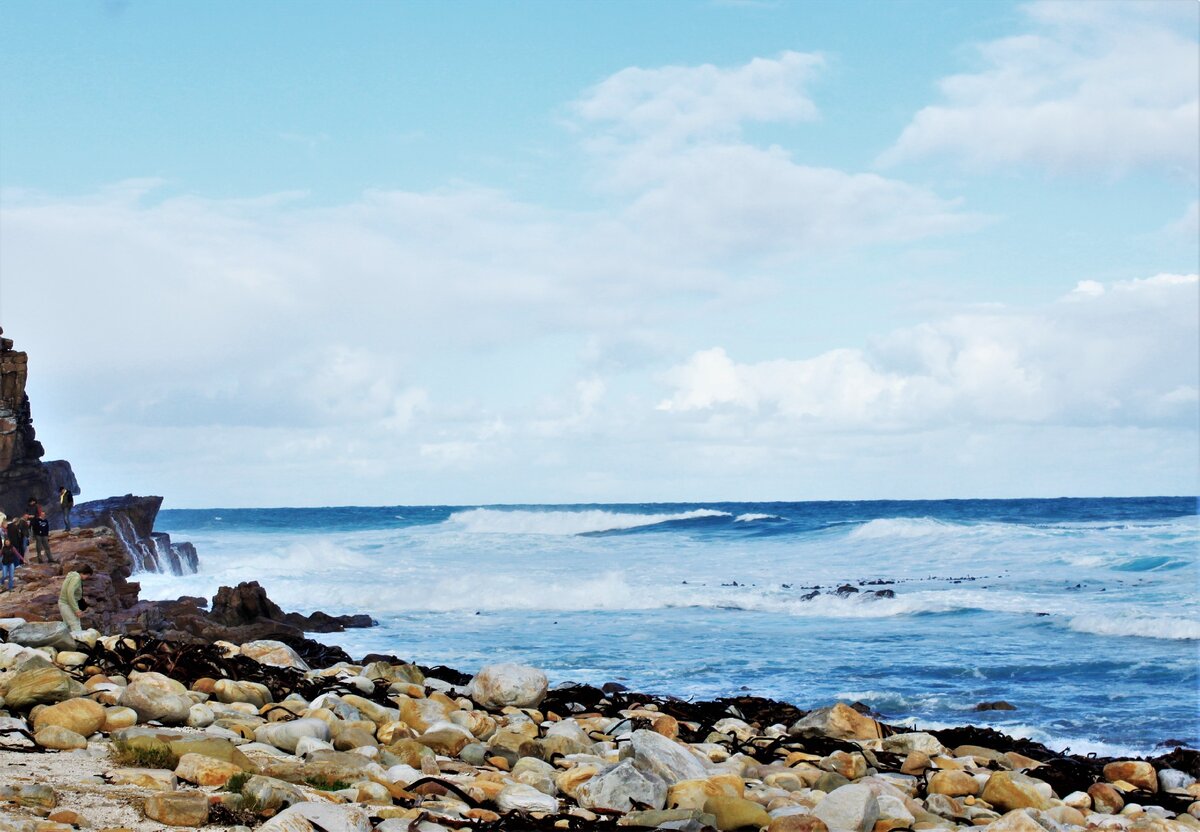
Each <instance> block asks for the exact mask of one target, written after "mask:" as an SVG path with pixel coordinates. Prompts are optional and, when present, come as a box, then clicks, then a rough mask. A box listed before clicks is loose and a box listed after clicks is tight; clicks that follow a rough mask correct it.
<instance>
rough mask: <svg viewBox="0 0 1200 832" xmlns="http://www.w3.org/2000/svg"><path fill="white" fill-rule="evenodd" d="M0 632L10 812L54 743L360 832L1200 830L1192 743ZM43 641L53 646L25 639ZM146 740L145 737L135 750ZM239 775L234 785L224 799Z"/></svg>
mask: <svg viewBox="0 0 1200 832" xmlns="http://www.w3.org/2000/svg"><path fill="white" fill-rule="evenodd" d="M3 629H5V630H6V632H7V637H8V638H9V643H8V644H4V645H0V657H2V659H0V666H3V668H4V669H3V672H2V673H0V687H2V688H3V693H2V694H0V695H4V696H6V697H7V699H6V705H5V707H7V708H8V710H9V712H10V714H11V716H10V717H8V718H7V719H6V720H5V721H4V724H3V725H2V726H0V729H2V730H0V747H5V748H7V749H8V753H4V754H2V755H0V772H2V773H3V774H4V775H5V776H4V777H3V778H2V779H3V782H4V783H8V784H10V785H9V786H8V790H9V792H11V794H10V793H6V792H5V791H4V789H5V787H4V786H0V801H3V800H5V799H9V800H14V799H15V801H16V803H17V804H18V806H20V805H24V806H25V809H14V810H11V811H7V812H6V811H4V810H0V821H6V822H7V823H9V825H10V826H11V825H13V824H14V823H17V821H18V820H19V818H20V817H22V816H24V815H23V813H26V814H28V813H29V812H30V811H32V815H30V816H31V817H34V816H39V817H45V816H51V817H52V816H53V812H51V811H43V812H42V813H41V814H40V815H39V814H38V805H40V806H41V809H42V810H51V809H54V808H55V807H51V806H45V805H44V804H45V803H46V802H47V800H48V799H49V798H47V797H46V794H45V792H44V791H43V792H37V793H36V794H40V795H41V797H37V796H36V794H35V792H36V790H32V791H31V790H29V789H26V791H25V792H23V793H22V794H24V795H25V797H24V798H22V797H21V795H20V794H17V792H19V791H20V789H21V788H22V787H21V784H20V782H19V780H18V779H16V778H19V777H20V772H19V769H20V766H19V765H16V764H15V763H14V762H13V761H12V760H10V759H9V757H10V754H12V753H18V754H32V753H38V752H37V749H38V748H41V749H44V750H50V749H57V750H51V751H49V753H51V754H60V755H63V756H65V757H67V758H70V757H72V756H73V755H83V758H86V760H87V761H88V762H89V766H91V767H92V768H96V767H98V768H99V769H100V770H101V775H102V780H107V781H109V782H110V783H113V784H116V783H118V782H119V783H121V784H122V785H121V788H122V789H124V791H122V792H120V794H119V795H118V794H117V792H115V791H114V792H111V793H109V792H108V791H106V789H105V788H103V787H102V783H100V782H97V781H96V775H86V776H85V781H86V782H85V781H79V782H77V781H76V780H73V779H72V776H70V775H69V774H68V773H66V772H62V771H58V773H57V774H55V775H54V776H55V777H58V778H59V779H60V780H61V782H57V781H55V782H51V783H50V784H49V786H50V788H51V790H52V791H55V790H57V791H61V792H63V793H64V794H67V793H71V792H72V790H76V791H78V790H79V789H80V788H84V787H86V788H88V789H91V790H92V792H93V793H95V794H109V796H110V797H112V798H113V799H114V800H116V799H117V797H119V798H120V799H119V800H118V801H117V802H121V801H124V805H125V807H126V810H125V814H126V815H128V814H129V812H135V813H136V812H137V811H139V805H138V804H139V801H140V804H141V805H140V812H141V813H142V817H144V818H149V819H151V820H153V819H155V818H157V819H159V820H161V819H162V818H164V817H166V818H174V819H175V820H176V821H178V820H179V819H180V817H183V816H184V815H186V816H187V817H190V818H193V819H199V818H201V815H203V820H202V821H197V822H196V823H189V824H188V825H202V824H205V823H208V824H211V823H212V822H214V821H215V822H216V823H218V824H220V825H230V823H231V822H232V821H237V822H239V823H242V824H243V825H249V826H257V825H259V824H260V823H261V824H262V828H263V829H264V830H267V832H276V831H277V832H283V830H293V829H298V830H304V831H305V832H312V831H313V830H317V829H320V828H324V829H330V828H331V827H330V826H328V825H327V824H328V822H329V821H330V818H333V819H334V820H335V821H337V822H339V823H343V824H350V826H349V827H341V826H339V827H337V828H354V829H360V830H363V832H368V830H370V829H372V828H374V829H376V830H378V832H390V830H393V829H396V828H400V827H393V826H389V825H388V822H389V819H394V820H398V821H404V822H413V821H415V826H414V827H413V828H417V827H419V828H420V829H421V830H424V832H436V830H438V829H447V830H449V829H461V828H481V829H492V830H505V829H511V830H519V829H542V828H545V829H552V828H607V826H609V825H611V824H612V823H613V822H614V820H616V822H618V823H621V824H622V825H632V826H634V827H635V828H637V827H640V828H673V829H691V830H695V832H699V830H702V829H707V828H715V829H718V830H726V829H728V830H733V829H739V828H757V829H767V830H769V832H790V831H791V830H803V831H804V832H825V830H829V832H838V831H839V830H843V832H891V830H895V829H901V828H903V829H917V830H919V829H942V828H944V829H950V828H953V827H960V828H966V827H975V826H980V825H985V824H986V825H988V826H991V827H994V832H1013V831H1014V830H1016V831H1017V832H1022V830H1023V831H1024V832H1036V830H1035V827H1036V829H1042V830H1043V832H1046V830H1050V832H1056V831H1057V830H1062V829H1071V828H1076V827H1078V828H1103V829H1114V830H1116V829H1120V830H1160V831H1161V832H1183V830H1190V829H1197V828H1200V783H1197V782H1195V780H1196V778H1197V777H1200V752H1198V751H1195V750H1188V749H1175V750H1173V751H1170V752H1167V753H1164V754H1161V755H1157V756H1155V757H1153V758H1151V759H1149V760H1138V759H1124V760H1115V759H1107V758H1095V757H1084V756H1062V755H1060V754H1057V753H1056V752H1054V751H1053V750H1051V749H1047V748H1046V747H1044V746H1041V745H1040V744H1038V743H1034V742H1031V741H1028V740H1020V739H1016V738H1013V737H1009V736H1006V735H1004V734H1001V733H1000V732H997V731H992V730H990V729H987V728H978V727H970V726H968V727H963V728H958V729H945V730H932V731H909V730H906V729H905V728H903V727H902V726H895V725H889V724H887V723H884V722H880V721H877V720H875V719H874V718H872V717H871V716H869V715H868V714H863V713H861V712H860V711H858V710H855V709H853V708H850V707H847V706H845V705H832V706H826V707H823V708H817V709H814V710H811V711H806V710H802V709H800V708H797V707H796V706H794V705H790V704H787V703H783V702H777V701H774V700H767V699H762V698H758V697H753V696H743V697H735V698H726V699H720V700H716V701H713V702H688V701H685V700H679V699H672V698H669V697H662V696H655V695H649V694H643V693H637V692H633V691H627V690H620V689H618V688H620V687H621V686H620V685H611V684H610V685H606V686H605V687H604V688H597V687H591V686H586V685H574V686H568V687H556V688H550V687H549V684H548V679H547V678H546V676H545V674H544V673H542V672H541V671H539V670H536V669H534V668H530V667H527V666H521V665H512V664H501V665H490V666H488V667H485V668H482V669H481V670H480V672H479V673H477V674H475V675H474V676H468V675H467V674H465V673H461V672H458V671H456V670H453V669H451V668H447V667H441V666H439V667H424V668H422V667H419V666H416V665H412V664H408V663H405V662H403V661H401V660H399V659H397V657H394V656H380V655H368V656H364V657H360V658H359V659H358V660H355V661H347V660H348V659H349V656H347V655H346V654H345V652H344V651H342V650H341V649H340V648H331V647H329V646H327V645H323V644H320V643H319V642H314V641H311V640H308V639H290V641H291V642H293V644H292V646H289V645H288V644H285V643H283V642H279V641H270V640H258V641H254V642H247V643H246V644H245V645H242V646H235V645H233V644H229V643H217V644H210V645H205V644H197V643H181V642H172V641H169V640H162V639H156V638H149V637H139V638H132V637H127V636H108V637H102V636H100V634H99V633H98V632H96V631H90V632H83V633H76V634H75V635H74V636H71V635H70V634H67V633H65V632H64V630H65V625H61V624H58V625H54V624H53V623H50V624H32V625H31V624H26V625H24V626H22V625H17V624H14V623H13V622H11V621H6V622H4V627H3ZM76 638H77V639H78V640H76ZM39 639H40V640H45V641H47V643H46V644H43V645H42V646H41V647H40V648H33V647H29V646H23V647H22V646H18V644H17V642H19V641H22V640H23V641H26V642H29V641H35V640H39ZM68 641H70V642H71V643H70V644H68ZM51 644H57V645H58V647H53V646H50V645H51ZM67 647H73V648H75V649H66V648H67ZM59 648H62V649H59ZM149 722H153V723H154V725H149V726H148V727H142V726H146V725H147V723H149ZM156 725H157V726H160V727H156ZM68 726H70V727H68ZM84 726H85V727H84ZM72 728H79V730H78V731H74V730H72ZM85 731H86V732H87V733H83V732H85ZM89 735H90V739H88V737H89ZM14 745H15V746H19V748H16V749H14V748H13V746H14ZM130 747H136V748H138V749H141V750H140V751H138V752H137V753H136V754H134V756H133V757H129V754H130V753H132V752H129V751H128V749H129V748H130ZM114 749H115V751H116V753H117V756H118V757H121V756H122V755H125V757H126V758H127V759H125V762H126V763H129V762H130V760H132V761H133V762H153V761H155V760H158V761H159V762H164V761H165V762H168V763H170V764H171V765H169V766H167V767H162V766H142V768H143V769H145V768H150V769H154V770H157V771H159V772H160V774H155V775H152V774H146V773H143V774H137V775H134V774H129V773H127V771H126V770H125V769H128V765H127V766H126V767H125V769H122V767H121V766H120V765H116V764H114V763H112V762H108V758H109V757H110V756H111V755H112V754H113V753H114ZM43 753H45V752H44V751H43ZM155 754H157V755H159V756H158V757H155ZM139 755H140V756H139ZM210 755H211V756H210ZM81 759H82V758H81ZM14 766H16V767H14ZM172 772H173V774H172ZM167 775H170V776H171V778H173V779H171V780H170V781H169V782H171V783H172V784H173V786H174V788H172V789H169V790H165V789H163V788H162V784H163V782H164V781H166V780H167ZM45 776H47V777H48V776H49V775H45ZM89 777H90V779H87V778H89ZM222 778H223V779H222ZM231 778H239V779H238V780H236V781H235V785H237V786H238V788H235V789H234V790H232V791H229V790H225V791H222V790H221V789H220V788H219V787H220V786H222V785H225V784H227V783H228V782H229V781H230V780H231ZM321 778H325V779H323V780H322V779H321ZM189 783H190V784H191V785H188V784H189ZM314 783H317V784H318V786H323V787H324V788H320V787H314V785H313V784H314ZM335 787H336V788H335ZM131 788H133V789H134V790H135V791H133V792H131V791H130V789H131ZM14 789H16V790H17V792H14V791H13V790H14ZM1189 790H1190V791H1189ZM14 795H16V797H15V798H14ZM114 795H116V797H114ZM163 795H166V797H164V796H163ZM96 799H99V798H96ZM22 800H25V803H24V804H22ZM54 800H55V802H56V803H57V798H54ZM30 801H32V802H33V803H35V804H38V805H33V806H31V805H29V803H30ZM38 801H41V802H40V804H39V803H38ZM164 801H165V803H164ZM69 802H70V801H69V800H65V801H64V804H68V803H69ZM1118 803H1119V806H1118ZM160 804H163V805H160ZM166 804H171V805H170V806H166V808H163V806H165V805H166ZM175 804H178V805H175ZM172 807H174V808H172ZM248 807H249V808H248ZM314 807H315V808H314ZM70 811H72V812H74V813H75V819H76V821H78V819H79V815H80V814H81V812H80V811H79V810H70ZM114 811H116V810H114ZM176 811H177V812H182V813H183V815H179V814H172V812H176ZM188 812H190V813H191V814H190V815H188V814H187V813H188ZM330 813H333V814H330ZM1189 813H1190V814H1189ZM82 814H83V815H86V810H83V812H82ZM118 814H120V813H119V812H118ZM61 817H62V818H67V816H66V815H62V816H61ZM285 817H286V819H288V823H289V825H280V824H281V823H282V822H283V821H284V820H285ZM272 818H273V819H272ZM300 818H308V820H304V821H303V824H307V825H303V824H301V820H300ZM62 822H63V821H62V820H60V821H59V823H62ZM67 822H68V824H69V825H70V827H71V828H75V826H80V825H82V824H79V823H74V824H71V823H70V822H69V818H68V820H67ZM314 822H315V825H314ZM290 824H301V825H290ZM364 824H365V825H364ZM427 824H428V825H427ZM488 824H490V825H488ZM663 824H665V825H663ZM14 828H23V827H21V826H19V825H17V826H15V827H14ZM142 828H159V827H142ZM54 829H55V830H56V832H65V830H66V826H59V827H55V828H54ZM34 832H52V830H51V829H48V828H41V827H39V829H38V830H34Z"/></svg>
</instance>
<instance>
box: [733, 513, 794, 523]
mask: <svg viewBox="0 0 1200 832" xmlns="http://www.w3.org/2000/svg"><path fill="white" fill-rule="evenodd" d="M782 519H783V518H782V517H780V516H779V515H778V514H739V515H738V516H737V517H735V518H733V522H735V523H753V522H754V521H755V520H782Z"/></svg>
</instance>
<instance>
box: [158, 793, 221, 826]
mask: <svg viewBox="0 0 1200 832" xmlns="http://www.w3.org/2000/svg"><path fill="white" fill-rule="evenodd" d="M143 811H144V813H145V815H146V817H147V818H149V819H150V820H156V821H158V822H159V823H165V824H166V825H167V826H203V825H204V824H206V823H207V822H208V795H206V794H205V793H204V792H157V793H155V794H151V795H150V796H148V797H147V798H146V802H145V804H144V806H143Z"/></svg>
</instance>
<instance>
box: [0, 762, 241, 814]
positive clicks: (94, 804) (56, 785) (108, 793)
mask: <svg viewBox="0 0 1200 832" xmlns="http://www.w3.org/2000/svg"><path fill="white" fill-rule="evenodd" d="M113 767H114V766H113V765H112V763H111V762H110V761H109V759H108V744H107V743H92V744H91V745H90V746H89V747H88V749H87V751H82V750H81V751H69V752H54V751H50V752H47V753H45V754H38V753H28V752H21V751H0V783H2V784H4V785H16V784H18V783H44V784H46V785H49V786H51V787H52V788H53V789H54V791H55V793H56V794H57V795H58V809H70V810H71V811H74V812H77V813H78V814H79V815H80V817H81V819H85V822H86V824H87V825H90V826H91V827H92V828H94V829H105V828H109V827H125V828H127V829H133V830H136V832H150V831H151V830H154V831H155V832H158V830H163V829H173V828H175V827H169V826H164V825H163V824H161V823H158V822H156V821H152V820H146V819H145V818H144V817H142V801H143V800H144V799H145V797H146V795H148V794H150V793H151V792H150V790H149V789H143V788H140V787H138V786H110V785H108V784H107V783H105V782H104V781H103V780H102V779H101V775H102V774H104V773H105V772H106V771H108V770H110V769H112V768H113ZM17 818H20V819H28V820H43V819H44V818H45V815H43V814H39V812H38V810H37V809H28V808H25V807H22V806H16V805H13V804H9V803H5V802H2V801H0V823H3V821H4V820H8V819H14V820H15V819H17ZM83 825H84V823H81V824H80V826H81V827H83ZM202 828H203V829H211V830H217V829H223V828H224V827H221V826H213V825H210V826H206V827H202Z"/></svg>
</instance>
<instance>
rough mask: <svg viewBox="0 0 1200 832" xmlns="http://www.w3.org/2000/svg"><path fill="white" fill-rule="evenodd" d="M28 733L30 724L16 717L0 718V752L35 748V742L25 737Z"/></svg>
mask: <svg viewBox="0 0 1200 832" xmlns="http://www.w3.org/2000/svg"><path fill="white" fill-rule="evenodd" d="M17 732H24V733H17ZM28 733H30V731H29V723H27V722H26V721H25V720H23V719H19V718H18V717H15V716H0V750H2V751H18V750H21V749H25V748H33V740H31V739H30V738H29V737H27V736H25V734H28Z"/></svg>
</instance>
